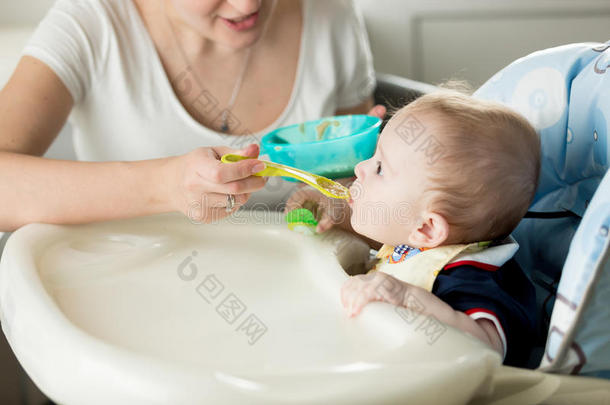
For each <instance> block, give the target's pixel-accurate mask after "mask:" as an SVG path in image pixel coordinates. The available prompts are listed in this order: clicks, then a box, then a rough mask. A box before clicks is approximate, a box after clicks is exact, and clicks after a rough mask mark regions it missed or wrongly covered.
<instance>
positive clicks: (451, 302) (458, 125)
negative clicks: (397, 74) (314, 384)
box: [341, 91, 540, 366]
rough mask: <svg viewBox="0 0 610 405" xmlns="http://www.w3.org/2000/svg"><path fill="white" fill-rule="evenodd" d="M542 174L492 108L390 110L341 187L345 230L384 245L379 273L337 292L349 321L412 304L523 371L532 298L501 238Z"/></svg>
mask: <svg viewBox="0 0 610 405" xmlns="http://www.w3.org/2000/svg"><path fill="white" fill-rule="evenodd" d="M539 171H540V141H539V138H538V135H537V134H536V132H535V130H534V129H533V128H532V126H531V125H530V124H529V123H528V122H527V121H526V120H525V119H524V118H523V117H521V116H520V115H518V114H517V113H515V112H513V111H512V110H510V109H508V108H506V107H504V106H502V105H500V104H497V103H492V102H488V101H481V100H477V99H474V98H472V97H469V96H465V95H462V94H461V93H457V92H452V91H443V92H439V93H435V94H429V95H425V96H423V97H421V98H419V99H417V100H415V101H414V102H413V103H411V104H409V105H407V106H406V107H404V108H402V109H401V110H399V111H398V112H397V113H396V114H395V115H394V117H393V118H392V119H391V120H390V121H389V122H388V124H387V126H386V127H385V129H384V130H383V131H382V133H381V135H380V138H379V142H378V145H377V150H376V152H375V155H374V156H373V157H372V158H370V159H368V160H366V161H363V162H361V163H359V164H358V165H357V166H356V169H355V173H356V180H355V181H354V183H353V185H352V186H351V188H350V192H351V195H352V199H351V200H350V201H349V205H350V207H351V209H352V213H351V218H350V220H351V225H352V227H353V228H354V230H355V231H356V232H358V233H359V234H361V235H363V236H366V237H368V238H371V239H373V240H376V241H379V242H380V243H383V244H384V246H383V247H382V248H381V249H380V250H379V253H378V255H377V257H378V258H379V259H380V261H379V263H378V264H377V266H376V267H375V268H374V269H373V270H371V271H370V272H369V273H368V274H366V275H358V276H354V277H351V278H350V279H349V280H348V281H347V282H346V283H345V285H344V286H343V288H342V291H341V300H342V303H343V305H344V307H345V308H346V309H347V311H348V313H349V314H350V316H354V315H356V314H358V313H359V312H360V311H361V310H362V308H363V307H364V306H365V305H366V304H367V303H368V302H370V301H386V302H390V303H392V304H395V305H401V306H405V307H407V306H409V305H411V306H413V304H414V303H416V305H415V306H416V307H418V308H416V309H418V310H421V311H423V313H424V314H427V315H431V316H434V317H435V318H436V319H437V320H439V321H441V322H443V323H445V324H446V325H450V326H453V327H455V328H458V329H461V330H462V331H464V332H466V333H469V334H471V335H473V336H475V337H477V338H479V339H480V340H482V341H483V342H485V343H487V344H488V345H489V346H491V347H492V348H494V349H495V350H497V351H498V352H499V353H500V354H502V355H503V356H504V363H505V364H508V365H515V366H524V365H525V364H526V361H527V358H528V356H529V352H530V349H531V345H532V342H533V341H534V338H533V337H534V335H535V331H536V319H535V314H536V305H535V292H534V287H533V285H532V284H531V283H530V281H529V279H528V278H527V277H526V276H525V275H524V273H523V272H522V270H521V269H520V268H519V266H518V265H517V264H516V262H515V261H514V260H512V256H513V255H514V254H515V252H516V250H517V249H518V245H517V243H516V242H515V241H514V240H513V239H511V238H510V236H509V234H510V233H511V232H512V230H513V229H514V228H515V227H516V226H517V224H518V223H519V221H520V220H521V218H522V217H523V216H524V214H525V213H526V211H527V209H528V207H529V205H530V204H531V202H532V199H533V196H534V192H535V190H536V186H537V183H538V177H539Z"/></svg>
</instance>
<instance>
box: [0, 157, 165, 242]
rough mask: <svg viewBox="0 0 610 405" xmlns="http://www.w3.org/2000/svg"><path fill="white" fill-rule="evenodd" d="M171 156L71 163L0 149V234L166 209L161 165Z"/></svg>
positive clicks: (138, 214)
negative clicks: (29, 226)
mask: <svg viewBox="0 0 610 405" xmlns="http://www.w3.org/2000/svg"><path fill="white" fill-rule="evenodd" d="M170 159H172V158H166V159H156V160H146V161H138V162H75V161H66V160H52V159H46V158H40V157H34V156H29V155H24V154H17V153H10V152H0V204H1V205H2V210H1V211H0V232H1V231H13V230H15V229H17V228H19V227H21V226H23V225H25V224H28V223H32V222H44V223H55V224H75V223H85V222H95V221H103V220H111V219H119V218H127V217H134V216H141V215H148V214H154V213H160V212H167V211H171V210H172V208H171V206H170V202H169V198H168V195H169V191H168V190H167V182H166V180H165V179H164V178H163V177H162V173H164V170H163V169H164V167H165V165H167V164H168V163H169V161H170Z"/></svg>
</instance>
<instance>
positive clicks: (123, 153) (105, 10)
mask: <svg viewBox="0 0 610 405" xmlns="http://www.w3.org/2000/svg"><path fill="white" fill-rule="evenodd" d="M302 4H303V31H302V36H301V47H300V55H299V62H298V68H297V74H296V78H295V82H294V85H293V88H292V94H291V96H290V100H289V102H288V104H287V106H286V107H285V109H284V111H283V112H282V113H281V115H280V116H279V118H277V119H276V121H275V122H274V123H273V124H272V125H270V126H269V127H268V128H266V129H264V130H263V131H260V132H258V133H254V134H252V135H245V136H228V135H225V134H222V133H219V132H216V131H214V130H211V129H209V128H207V127H204V126H202V125H201V124H199V123H198V122H197V121H196V120H195V119H193V118H192V117H191V116H190V115H189V113H188V112H187V111H186V110H185V109H184V107H183V106H182V105H181V103H180V101H179V100H178V98H177V96H176V94H175V93H174V91H173V89H172V86H171V83H170V81H169V79H168V77H167V75H166V73H165V71H164V69H163V66H162V64H161V61H160V59H159V56H158V54H157V51H156V49H155V47H154V44H153V42H152V39H151V37H150V35H149V33H148V31H147V30H146V28H145V26H144V23H143V21H142V19H141V17H140V15H139V14H138V11H137V9H136V7H135V5H134V4H133V2H132V1H131V0H58V1H57V2H56V3H55V5H54V6H53V8H51V10H50V11H49V13H48V14H47V15H46V17H45V18H44V19H43V20H42V22H41V23H40V25H39V26H38V28H37V29H36V31H35V33H34V34H33V36H32V38H31V39H30V41H29V43H28V45H27V46H26V48H25V49H24V51H23V54H24V55H30V56H33V57H35V58H37V59H39V60H41V61H42V62H44V63H45V64H47V65H48V66H49V67H50V68H51V69H52V70H53V71H54V72H55V73H56V74H57V75H58V76H59V78H60V79H61V80H62V81H63V83H64V84H65V85H66V87H67V89H68V90H69V92H70V93H71V95H72V97H73V99H74V101H75V105H74V108H73V110H72V112H71V115H70V118H69V121H70V123H71V124H72V127H73V129H74V134H73V137H74V138H73V141H74V149H75V151H76V155H77V157H78V159H79V160H84V161H116V160H122V161H130V160H143V159H152V158H159V157H164V156H171V155H180V154H184V153H187V152H189V151H191V150H193V149H194V148H197V147H201V146H216V145H225V146H230V147H234V148H240V147H242V146H245V145H247V144H249V143H252V142H255V143H258V142H259V141H260V138H261V136H262V135H264V134H265V133H267V132H269V131H270V130H272V129H274V128H278V127H281V126H285V125H290V124H294V123H299V122H303V121H306V120H312V119H318V118H321V117H324V116H329V115H334V114H335V111H336V110H337V109H341V108H347V107H353V106H355V105H358V104H360V103H362V102H363V101H364V99H365V98H366V97H369V96H370V95H371V93H372V91H373V89H374V86H375V77H374V71H373V65H372V57H371V52H370V48H369V43H368V39H367V36H366V31H365V28H364V23H363V20H362V17H361V15H360V14H359V13H358V11H357V9H356V8H355V6H354V4H353V2H352V1H350V0H332V1H329V0H303V1H302ZM204 81H205V78H204ZM204 85H205V82H204ZM198 101H200V102H201V103H202V105H207V106H210V107H213V104H212V102H210V99H209V98H208V97H207V94H206V93H205V92H204V93H202V95H201V96H200V97H199V98H198ZM293 189H294V183H287V182H285V181H281V180H280V179H270V181H269V182H268V184H267V187H266V188H265V190H262V191H260V192H258V193H255V194H254V195H253V196H252V198H251V200H250V202H249V205H250V206H252V205H253V204H255V203H256V205H257V207H262V206H261V203H262V204H266V205H267V206H270V207H272V208H275V207H277V205H278V204H279V203H281V202H282V201H284V200H285V199H286V198H287V197H288V196H289V195H290V194H291V193H292V191H293Z"/></svg>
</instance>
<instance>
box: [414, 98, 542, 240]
mask: <svg viewBox="0 0 610 405" xmlns="http://www.w3.org/2000/svg"><path fill="white" fill-rule="evenodd" d="M403 110H404V111H403V112H404V113H418V114H419V113H421V114H423V115H426V116H429V117H433V118H435V119H437V121H436V122H438V124H437V125H434V128H431V132H430V134H429V135H433V136H434V137H435V139H436V140H437V141H438V142H439V143H440V145H441V147H442V149H441V151H442V153H441V155H440V157H439V158H438V160H436V161H434V162H433V163H431V165H430V170H429V172H428V178H429V179H430V180H431V181H432V184H434V186H432V187H431V188H429V189H428V190H426V192H425V193H424V196H425V197H424V203H425V204H426V205H427V208H428V209H429V210H431V211H433V212H436V213H438V214H440V215H442V216H443V217H444V218H445V219H446V220H447V221H448V223H449V226H450V230H449V237H448V240H447V241H446V242H445V243H446V244H449V243H469V242H475V241H483V240H494V239H499V238H503V237H505V236H508V235H509V234H510V233H511V232H512V231H513V230H514V228H515V227H516V226H517V225H518V223H519V221H520V220H521V218H523V216H524V215H525V213H526V212H527V210H528V208H529V206H530V204H531V203H532V200H533V197H534V194H535V192H536V187H537V185H538V178H539V175H540V139H539V137H538V134H537V133H536V131H535V130H534V128H533V127H532V126H531V125H530V123H529V122H528V121H527V120H526V119H525V118H524V117H522V116H521V115H519V114H518V113H516V112H515V111H513V110H511V109H510V108H508V107H505V106H503V105H501V104H499V103H495V102H490V101H483V100H478V99H475V98H473V97H470V96H467V95H464V94H461V93H459V92H457V91H451V90H443V91H440V92H438V93H432V94H427V95H424V96H422V97H420V98H419V99H417V100H415V101H414V102H412V103H411V104H409V105H407V106H406V107H404V109H403Z"/></svg>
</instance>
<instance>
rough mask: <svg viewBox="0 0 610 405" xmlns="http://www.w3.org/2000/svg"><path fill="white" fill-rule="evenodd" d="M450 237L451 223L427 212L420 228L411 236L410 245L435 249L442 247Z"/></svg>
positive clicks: (442, 217) (434, 213)
mask: <svg viewBox="0 0 610 405" xmlns="http://www.w3.org/2000/svg"><path fill="white" fill-rule="evenodd" d="M448 237H449V223H448V222H447V220H446V219H445V217H444V216H442V215H440V214H437V213H436V212H431V211H426V212H424V213H423V215H422V216H421V221H420V223H419V224H418V226H417V227H416V228H415V229H413V231H412V232H411V235H410V238H409V239H410V241H409V242H410V244H412V245H413V246H417V247H426V248H433V247H437V246H440V245H442V244H443V243H444V242H445V241H446V240H447V238H448Z"/></svg>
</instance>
